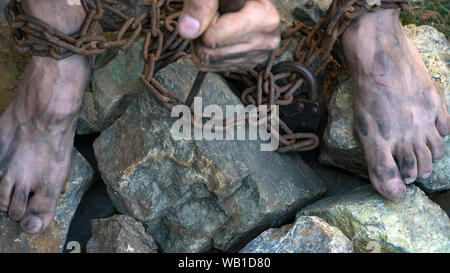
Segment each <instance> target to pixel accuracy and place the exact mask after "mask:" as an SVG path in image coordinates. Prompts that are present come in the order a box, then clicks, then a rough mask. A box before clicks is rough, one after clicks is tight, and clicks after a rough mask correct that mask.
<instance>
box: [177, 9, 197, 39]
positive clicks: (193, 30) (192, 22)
mask: <svg viewBox="0 0 450 273" xmlns="http://www.w3.org/2000/svg"><path fill="white" fill-rule="evenodd" d="M178 28H179V31H180V34H181V35H184V36H195V35H197V33H198V32H199V31H200V21H198V20H197V19H195V18H194V17H192V16H190V15H188V14H183V15H181V18H180V20H179V21H178Z"/></svg>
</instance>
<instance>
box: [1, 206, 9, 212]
mask: <svg viewBox="0 0 450 273" xmlns="http://www.w3.org/2000/svg"><path fill="white" fill-rule="evenodd" d="M0 211H1V212H8V208H7V207H0Z"/></svg>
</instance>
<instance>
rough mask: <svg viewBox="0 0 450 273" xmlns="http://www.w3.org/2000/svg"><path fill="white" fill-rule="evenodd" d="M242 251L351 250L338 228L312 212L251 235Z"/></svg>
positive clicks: (350, 251)
mask: <svg viewBox="0 0 450 273" xmlns="http://www.w3.org/2000/svg"><path fill="white" fill-rule="evenodd" d="M240 252H242V253H352V252H353V245H352V243H351V242H350V240H349V239H348V238H347V237H346V236H345V235H344V233H342V231H340V230H339V229H337V228H335V227H332V226H330V225H328V224H327V223H326V222H325V221H324V220H322V219H320V218H319V217H315V216H304V217H299V218H298V219H297V220H296V221H295V223H294V224H291V225H286V226H283V227H281V228H277V229H269V230H267V231H265V232H263V233H262V234H261V235H259V236H258V237H256V238H255V239H253V241H251V242H250V243H249V244H247V245H246V246H245V247H244V248H243V249H242V250H241V251H240Z"/></svg>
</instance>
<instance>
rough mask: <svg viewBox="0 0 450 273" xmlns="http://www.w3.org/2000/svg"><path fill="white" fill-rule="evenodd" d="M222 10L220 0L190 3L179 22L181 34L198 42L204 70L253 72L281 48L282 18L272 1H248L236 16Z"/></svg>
mask: <svg viewBox="0 0 450 273" xmlns="http://www.w3.org/2000/svg"><path fill="white" fill-rule="evenodd" d="M218 9H219V0H186V1H185V3H184V8H183V12H182V15H181V16H180V19H179V21H178V30H179V33H180V35H181V36H182V37H184V38H186V39H189V40H193V41H194V42H193V43H194V49H193V52H192V56H193V57H192V59H193V61H194V63H195V64H196V65H197V67H198V68H199V69H200V70H202V71H245V70H249V69H251V68H253V67H255V66H256V65H257V64H259V63H261V62H262V61H264V60H265V59H266V58H267V56H268V55H269V54H270V52H271V51H273V50H275V49H277V48H278V46H279V44H280V34H279V29H278V26H279V23H280V16H279V14H278V11H277V9H276V7H275V6H274V5H273V4H272V3H271V2H270V0H251V1H247V2H246V3H245V5H244V7H243V8H242V9H241V10H240V11H238V12H233V13H226V14H219V12H218Z"/></svg>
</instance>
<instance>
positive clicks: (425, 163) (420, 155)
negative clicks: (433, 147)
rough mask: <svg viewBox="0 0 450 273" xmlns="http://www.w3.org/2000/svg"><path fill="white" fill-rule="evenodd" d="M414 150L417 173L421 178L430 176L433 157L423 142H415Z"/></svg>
mask: <svg viewBox="0 0 450 273" xmlns="http://www.w3.org/2000/svg"><path fill="white" fill-rule="evenodd" d="M414 152H415V154H416V158H417V175H418V176H419V177H420V178H422V179H426V178H428V177H430V175H431V172H432V170H433V157H432V155H431V152H430V150H429V149H428V147H427V145H425V142H422V141H421V142H418V143H417V144H415V145H414Z"/></svg>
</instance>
